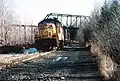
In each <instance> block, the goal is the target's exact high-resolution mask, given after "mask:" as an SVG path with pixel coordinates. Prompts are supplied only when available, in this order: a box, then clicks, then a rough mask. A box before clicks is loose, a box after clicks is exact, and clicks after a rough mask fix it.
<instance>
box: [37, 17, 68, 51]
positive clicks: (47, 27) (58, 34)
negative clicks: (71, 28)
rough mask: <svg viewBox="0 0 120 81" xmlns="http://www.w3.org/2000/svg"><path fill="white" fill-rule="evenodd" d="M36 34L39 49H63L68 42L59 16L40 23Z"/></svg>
mask: <svg viewBox="0 0 120 81" xmlns="http://www.w3.org/2000/svg"><path fill="white" fill-rule="evenodd" d="M38 30H39V31H38V32H37V34H35V44H36V48H37V49H39V50H52V49H53V48H56V49H62V48H63V46H64V45H65V44H66V42H65V41H66V37H68V36H65V35H66V34H65V29H64V27H63V26H62V23H61V22H60V21H59V20H58V19H57V18H48V19H44V20H42V21H40V22H39V23H38Z"/></svg>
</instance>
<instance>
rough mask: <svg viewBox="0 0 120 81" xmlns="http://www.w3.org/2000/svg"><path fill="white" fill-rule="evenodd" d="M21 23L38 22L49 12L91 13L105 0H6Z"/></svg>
mask: <svg viewBox="0 0 120 81" xmlns="http://www.w3.org/2000/svg"><path fill="white" fill-rule="evenodd" d="M6 1H7V3H8V4H9V5H10V6H11V7H12V8H13V10H14V15H15V16H16V18H18V20H19V21H20V22H21V24H36V25H37V23H38V22H39V21H41V20H42V19H43V18H44V17H45V16H46V15H47V14H49V13H63V14H78V15H90V13H91V11H92V10H93V9H94V7H95V5H101V4H102V3H103V1H104V0H6Z"/></svg>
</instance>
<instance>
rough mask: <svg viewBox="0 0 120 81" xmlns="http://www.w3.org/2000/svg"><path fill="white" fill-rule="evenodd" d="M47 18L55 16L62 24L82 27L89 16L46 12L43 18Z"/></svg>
mask: <svg viewBox="0 0 120 81" xmlns="http://www.w3.org/2000/svg"><path fill="white" fill-rule="evenodd" d="M48 18H57V19H58V20H59V21H60V22H61V23H62V25H63V26H65V27H68V28H70V27H72V28H75V29H76V28H78V29H79V28H80V27H83V25H84V24H85V22H86V21H89V19H90V16H84V15H71V14H58V13H50V14H47V16H46V17H45V18H44V19H48Z"/></svg>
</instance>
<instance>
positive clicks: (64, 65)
mask: <svg viewBox="0 0 120 81" xmlns="http://www.w3.org/2000/svg"><path fill="white" fill-rule="evenodd" d="M96 60H97V59H96V58H95V57H92V56H90V52H89V50H86V51H81V50H80V51H78V50H77V51H64V50H61V51H54V52H52V53H50V54H48V55H43V56H41V57H39V58H37V59H32V60H29V61H25V62H23V63H21V64H19V65H17V66H13V67H8V68H5V69H2V70H1V71H0V81H2V80H3V81H13V80H14V81H20V80H21V81H23V80H24V81H26V80H27V81H101V76H100V74H99V70H98V65H97V62H96Z"/></svg>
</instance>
